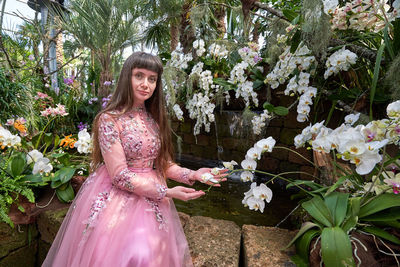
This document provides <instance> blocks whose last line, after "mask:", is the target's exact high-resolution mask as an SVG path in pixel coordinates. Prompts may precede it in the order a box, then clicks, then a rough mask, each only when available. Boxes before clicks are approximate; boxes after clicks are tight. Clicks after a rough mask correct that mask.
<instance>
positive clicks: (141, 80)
mask: <svg viewBox="0 0 400 267" xmlns="http://www.w3.org/2000/svg"><path fill="white" fill-rule="evenodd" d="M157 77H158V75H157V72H154V71H151V70H148V69H141V68H134V69H133V70H132V80H131V83H132V89H133V103H134V104H135V105H142V104H144V101H146V100H147V99H149V98H150V97H151V96H152V95H153V92H154V89H155V88H156V85H157Z"/></svg>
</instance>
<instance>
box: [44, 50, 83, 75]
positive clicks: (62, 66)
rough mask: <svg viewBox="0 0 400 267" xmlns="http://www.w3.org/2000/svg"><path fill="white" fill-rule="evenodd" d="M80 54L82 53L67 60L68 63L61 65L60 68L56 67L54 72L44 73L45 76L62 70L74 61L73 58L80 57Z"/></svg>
mask: <svg viewBox="0 0 400 267" xmlns="http://www.w3.org/2000/svg"><path fill="white" fill-rule="evenodd" d="M82 54H83V51H82V52H80V53H79V54H78V55H76V56H74V57H72V58H71V59H70V60H68V61H67V62H65V63H64V64H62V65H61V66H60V67H58V68H57V69H56V70H54V71H52V72H49V73H46V74H45V75H46V76H50V75H52V74H54V73H56V72H58V71H59V70H61V69H62V68H64V67H65V66H66V65H68V64H69V63H70V62H71V61H72V60H74V59H75V58H78V57H80V56H81V55H82Z"/></svg>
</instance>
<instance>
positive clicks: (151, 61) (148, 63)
mask: <svg viewBox="0 0 400 267" xmlns="http://www.w3.org/2000/svg"><path fill="white" fill-rule="evenodd" d="M130 58H131V60H130V62H129V63H130V64H129V65H130V69H131V70H132V69H134V68H141V69H147V70H151V71H154V72H156V73H157V74H158V75H161V74H162V72H163V66H162V63H161V60H160V59H159V58H158V57H156V56H153V55H151V54H147V53H145V52H136V53H133V54H132V55H131V56H130Z"/></svg>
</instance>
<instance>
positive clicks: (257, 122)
mask: <svg viewBox="0 0 400 267" xmlns="http://www.w3.org/2000/svg"><path fill="white" fill-rule="evenodd" d="M270 118H271V115H269V112H268V110H266V109H264V111H263V113H261V114H260V115H256V116H254V117H253V119H252V120H251V124H252V125H253V133H254V134H256V135H260V134H261V130H262V129H263V128H264V127H265V121H266V120H268V119H270Z"/></svg>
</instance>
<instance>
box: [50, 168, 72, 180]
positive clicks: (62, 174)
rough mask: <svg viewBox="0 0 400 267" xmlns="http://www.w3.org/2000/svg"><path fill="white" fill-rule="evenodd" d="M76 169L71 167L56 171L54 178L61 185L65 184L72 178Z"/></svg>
mask: <svg viewBox="0 0 400 267" xmlns="http://www.w3.org/2000/svg"><path fill="white" fill-rule="evenodd" d="M75 171H76V169H75V168H71V167H64V168H62V169H59V170H58V171H56V173H55V174H54V176H57V177H58V179H59V180H60V181H61V182H62V183H66V182H68V181H69V180H71V178H72V176H74V174H75Z"/></svg>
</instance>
